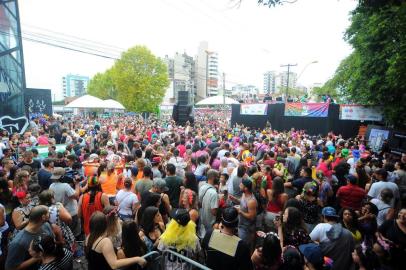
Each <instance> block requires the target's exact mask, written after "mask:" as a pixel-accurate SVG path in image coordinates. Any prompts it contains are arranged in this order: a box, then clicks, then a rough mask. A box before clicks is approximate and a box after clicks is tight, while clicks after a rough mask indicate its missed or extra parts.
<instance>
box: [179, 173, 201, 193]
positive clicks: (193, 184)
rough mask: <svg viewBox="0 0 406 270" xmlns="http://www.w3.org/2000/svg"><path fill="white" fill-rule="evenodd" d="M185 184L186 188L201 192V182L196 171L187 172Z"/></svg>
mask: <svg viewBox="0 0 406 270" xmlns="http://www.w3.org/2000/svg"><path fill="white" fill-rule="evenodd" d="M183 185H184V187H185V189H187V188H188V189H191V190H193V191H194V192H196V194H197V193H199V184H198V182H197V179H196V176H195V174H194V173H191V172H188V173H186V174H185V179H184V180H183Z"/></svg>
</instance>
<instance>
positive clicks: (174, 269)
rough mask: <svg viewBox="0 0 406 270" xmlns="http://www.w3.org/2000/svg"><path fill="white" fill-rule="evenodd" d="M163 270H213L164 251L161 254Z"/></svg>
mask: <svg viewBox="0 0 406 270" xmlns="http://www.w3.org/2000/svg"><path fill="white" fill-rule="evenodd" d="M160 264H161V269H162V270H164V269H169V270H178V269H179V270H191V269H197V270H211V269H210V268H208V267H206V266H204V265H202V264H200V263H198V262H196V261H194V260H192V259H190V258H188V257H186V256H183V255H182V254H179V253H177V252H175V251H172V250H168V249H167V250H164V251H162V254H161V263H160Z"/></svg>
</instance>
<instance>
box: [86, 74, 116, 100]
mask: <svg viewBox="0 0 406 270" xmlns="http://www.w3.org/2000/svg"><path fill="white" fill-rule="evenodd" d="M111 73H112V69H109V70H107V71H106V72H104V73H97V74H96V75H94V76H93V78H92V79H91V80H90V82H89V85H88V86H87V92H88V93H89V94H90V95H92V96H95V97H98V98H101V99H115V100H116V99H117V91H116V89H115V85H114V82H113V78H112V76H111Z"/></svg>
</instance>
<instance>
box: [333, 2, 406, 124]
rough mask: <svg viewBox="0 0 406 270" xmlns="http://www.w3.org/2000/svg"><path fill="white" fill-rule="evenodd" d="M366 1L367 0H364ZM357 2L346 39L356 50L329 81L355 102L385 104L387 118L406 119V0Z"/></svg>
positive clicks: (393, 120) (392, 122)
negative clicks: (373, 3) (384, 2)
mask: <svg viewBox="0 0 406 270" xmlns="http://www.w3.org/2000/svg"><path fill="white" fill-rule="evenodd" d="M365 2H366V1H365ZM395 2H397V1H394V2H393V4H387V5H381V6H367V5H362V4H361V3H360V5H358V7H357V8H356V9H355V10H354V11H353V14H352V23H351V25H350V27H349V28H348V29H347V32H346V34H345V39H346V40H347V41H348V42H349V43H350V44H351V45H352V46H353V48H354V51H353V53H352V54H351V55H350V56H348V57H347V58H346V59H344V60H343V61H342V62H341V64H340V66H339V67H338V68H337V70H336V72H335V75H334V77H333V78H332V79H331V80H330V81H328V82H327V83H326V85H330V86H333V87H334V88H335V89H337V90H338V91H339V93H340V94H341V95H343V96H346V97H347V98H348V99H350V100H351V101H353V102H356V103H361V104H367V105H378V106H382V108H383V110H384V113H385V116H386V120H387V121H388V123H391V124H394V125H397V126H399V125H404V124H405V121H406V120H405V119H406V106H405V104H406V19H405V18H406V3H405V2H403V3H395Z"/></svg>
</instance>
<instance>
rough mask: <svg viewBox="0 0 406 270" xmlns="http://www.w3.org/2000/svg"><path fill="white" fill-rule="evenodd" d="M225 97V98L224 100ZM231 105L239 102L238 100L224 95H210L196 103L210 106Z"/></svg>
mask: <svg viewBox="0 0 406 270" xmlns="http://www.w3.org/2000/svg"><path fill="white" fill-rule="evenodd" d="M224 99H225V100H224ZM223 104H225V105H231V104H239V103H238V101H236V100H234V99H232V98H229V97H225V98H224V97H223V96H213V97H208V98H205V99H203V100H201V101H199V102H198V103H196V105H197V106H210V105H223Z"/></svg>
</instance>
